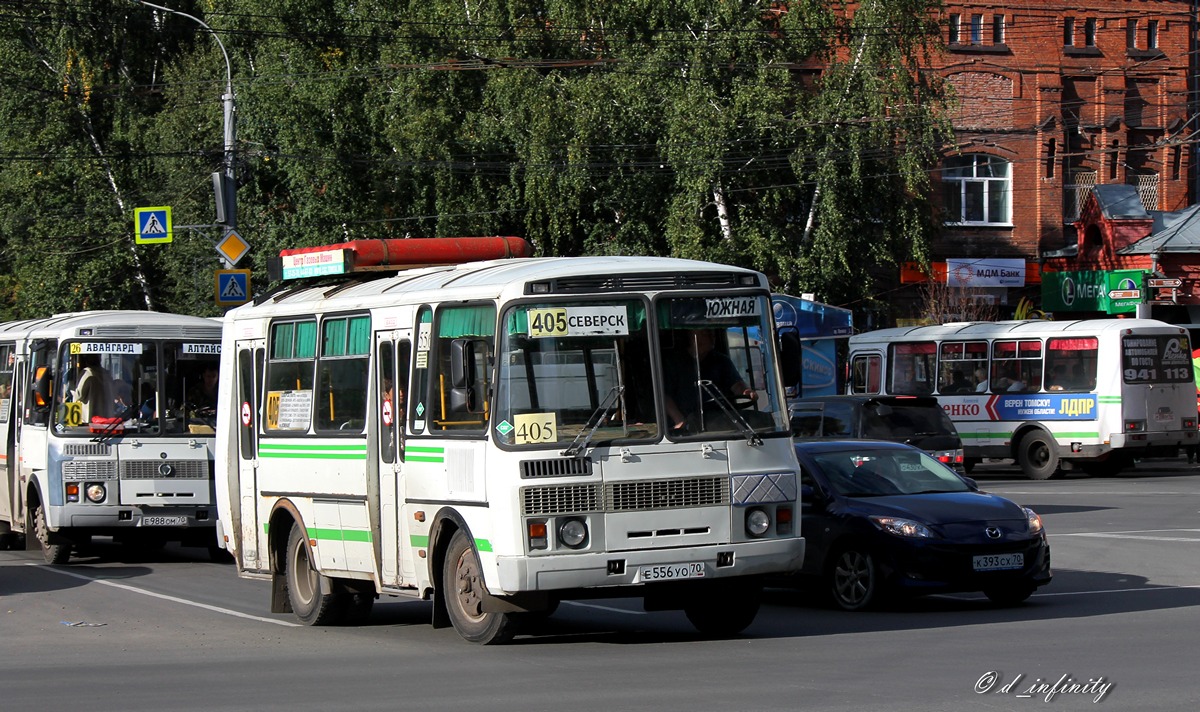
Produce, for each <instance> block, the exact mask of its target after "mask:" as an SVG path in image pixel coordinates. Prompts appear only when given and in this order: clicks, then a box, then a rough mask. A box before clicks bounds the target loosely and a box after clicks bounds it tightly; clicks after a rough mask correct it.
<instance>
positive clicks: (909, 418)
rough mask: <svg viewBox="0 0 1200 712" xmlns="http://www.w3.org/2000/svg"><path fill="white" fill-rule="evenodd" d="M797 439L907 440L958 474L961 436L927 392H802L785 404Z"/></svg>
mask: <svg viewBox="0 0 1200 712" xmlns="http://www.w3.org/2000/svg"><path fill="white" fill-rule="evenodd" d="M788 410H789V411H790V415H791V420H792V435H793V436H794V437H797V438H838V439H844V438H871V439H875V440H892V441H895V442H898V443H907V444H909V445H912V446H914V447H919V448H921V449H922V450H924V451H926V452H928V453H929V454H930V455H933V456H934V457H935V458H937V459H938V460H939V461H940V462H942V463H945V464H947V465H949V466H951V467H953V468H954V469H955V470H957V471H958V472H960V473H961V472H965V470H964V469H963V446H962V438H960V437H959V435H958V430H957V429H955V427H954V421H952V420H950V416H948V415H946V412H945V411H944V410H942V406H941V405H940V404H939V403H938V400H937V398H934V397H932V396H856V395H846V396H807V397H804V398H797V399H795V400H793V401H790V402H789V403H788Z"/></svg>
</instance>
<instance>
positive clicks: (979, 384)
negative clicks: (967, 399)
mask: <svg viewBox="0 0 1200 712" xmlns="http://www.w3.org/2000/svg"><path fill="white" fill-rule="evenodd" d="M987 389H988V377H987V371H985V370H984V369H982V368H977V369H975V392H976V393H987Z"/></svg>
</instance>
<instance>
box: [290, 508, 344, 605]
mask: <svg viewBox="0 0 1200 712" xmlns="http://www.w3.org/2000/svg"><path fill="white" fill-rule="evenodd" d="M284 566H286V567H287V569H286V571H284V575H285V576H286V579H287V595H288V601H290V602H291V604H292V612H293V613H295V614H296V617H297V618H299V619H300V621H301V622H302V623H304V624H306V625H332V624H334V623H337V622H339V620H340V618H341V615H342V613H343V611H344V610H345V606H344V605H343V601H342V595H341V593H340V592H339V591H337V590H335V587H334V583H333V581H332V580H330V579H329V578H328V577H327V576H323V575H322V574H321V573H320V572H319V571H317V570H316V568H314V567H313V563H312V558H311V556H310V554H309V552H308V541H307V537H306V536H305V532H304V529H303V528H301V526H300V525H299V524H293V525H292V533H291V534H290V535H289V536H288V548H287V559H286V563H285V564H284Z"/></svg>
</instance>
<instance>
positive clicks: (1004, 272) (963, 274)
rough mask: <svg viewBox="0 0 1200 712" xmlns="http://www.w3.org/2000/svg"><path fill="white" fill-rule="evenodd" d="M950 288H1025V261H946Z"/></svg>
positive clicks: (989, 259)
mask: <svg viewBox="0 0 1200 712" xmlns="http://www.w3.org/2000/svg"><path fill="white" fill-rule="evenodd" d="M946 286H948V287H1024V286H1025V260H1023V259H1015V260H1013V259H1000V258H997V257H957V258H950V259H947V260H946Z"/></svg>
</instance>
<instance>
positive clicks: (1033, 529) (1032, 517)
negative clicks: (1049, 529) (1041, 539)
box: [1021, 507, 1042, 534]
mask: <svg viewBox="0 0 1200 712" xmlns="http://www.w3.org/2000/svg"><path fill="white" fill-rule="evenodd" d="M1021 510H1022V511H1024V512H1025V519H1026V520H1027V521H1028V522H1029V533H1030V534H1037V533H1038V532H1040V531H1041V530H1042V518H1041V517H1040V516H1038V513H1037V512H1035V511H1033V510H1032V509H1030V508H1029V507H1021Z"/></svg>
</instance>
